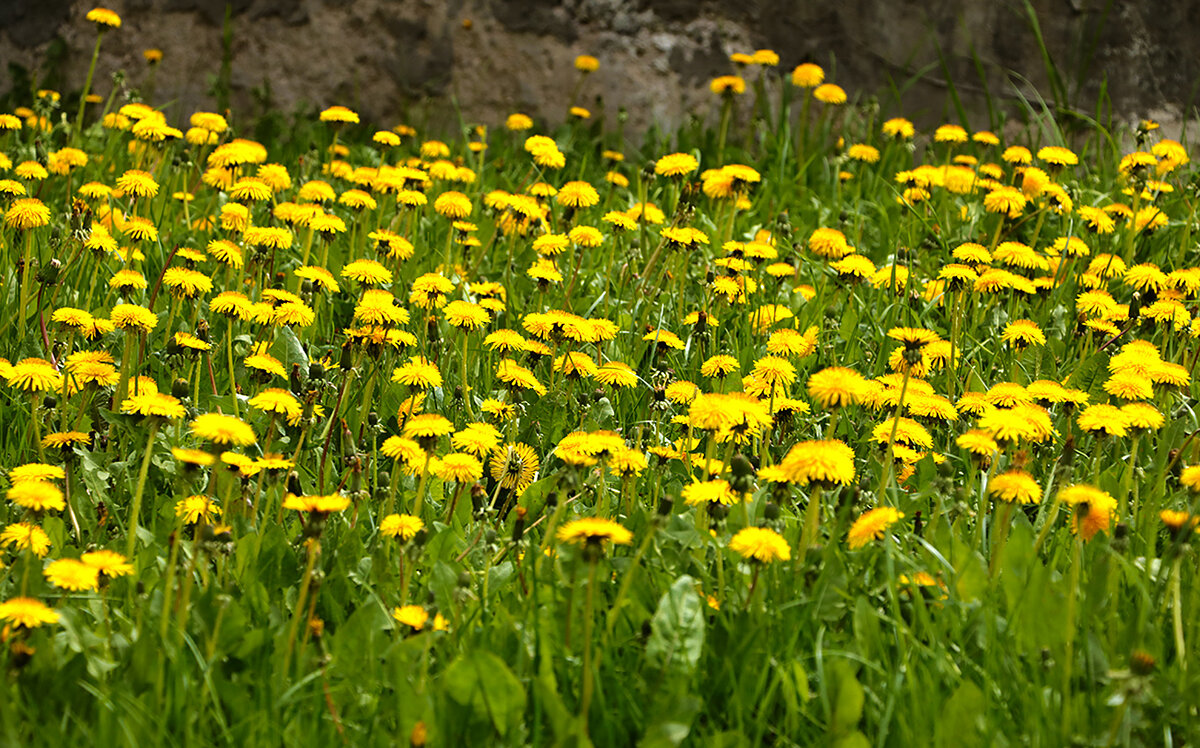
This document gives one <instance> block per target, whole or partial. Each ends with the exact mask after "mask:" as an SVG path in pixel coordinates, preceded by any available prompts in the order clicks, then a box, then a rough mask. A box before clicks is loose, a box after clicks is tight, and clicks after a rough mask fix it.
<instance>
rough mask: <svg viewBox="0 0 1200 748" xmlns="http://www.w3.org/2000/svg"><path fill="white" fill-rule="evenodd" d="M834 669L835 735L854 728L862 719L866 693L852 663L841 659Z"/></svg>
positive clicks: (832, 728) (833, 723)
mask: <svg viewBox="0 0 1200 748" xmlns="http://www.w3.org/2000/svg"><path fill="white" fill-rule="evenodd" d="M832 669H833V687H834V699H833V722H832V725H831V730H832V732H833V734H834V735H839V734H841V733H844V732H846V731H847V730H850V729H852V728H853V727H854V726H855V725H857V724H858V722H859V720H861V719H862V713H863V703H864V702H865V701H866V694H865V692H864V691H863V687H862V684H860V683H859V682H858V678H857V677H856V676H855V674H854V668H853V667H852V666H851V665H850V663H848V662H842V661H840V660H839V661H837V662H835V663H834V664H833V666H832ZM846 737H847V738H849V737H851V736H849V735H847V736H846Z"/></svg>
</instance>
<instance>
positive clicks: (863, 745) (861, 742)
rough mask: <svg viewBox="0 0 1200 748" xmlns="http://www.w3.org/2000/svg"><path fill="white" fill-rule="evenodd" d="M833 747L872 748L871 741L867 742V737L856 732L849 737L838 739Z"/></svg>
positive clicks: (844, 736)
mask: <svg viewBox="0 0 1200 748" xmlns="http://www.w3.org/2000/svg"><path fill="white" fill-rule="evenodd" d="M833 746H834V748H871V741H869V740H867V736H866V735H863V734H862V733H861V732H859V731H858V730H855V731H854V732H852V733H850V734H849V735H843V736H842V737H840V738H838V739H837V741H835V742H834V744H833Z"/></svg>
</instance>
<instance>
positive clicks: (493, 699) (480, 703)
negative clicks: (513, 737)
mask: <svg viewBox="0 0 1200 748" xmlns="http://www.w3.org/2000/svg"><path fill="white" fill-rule="evenodd" d="M442 684H443V685H444V686H445V689H446V693H447V694H448V695H449V696H450V698H451V699H453V700H454V701H455V702H457V703H458V704H460V705H462V706H469V707H470V708H471V710H472V711H473V712H474V713H475V714H476V716H478V717H480V718H482V719H485V720H488V721H490V722H491V723H492V726H493V727H495V728H496V732H498V733H500V735H501V736H504V735H507V734H508V732H509V730H511V729H513V728H514V727H515V726H516V725H517V723H518V722H520V721H521V717H522V715H523V714H524V712H525V688H524V687H523V686H522V685H521V681H519V680H517V676H515V675H513V673H512V671H511V670H509V669H508V665H506V664H504V660H501V659H500V658H499V657H497V656H496V655H494V654H492V653H491V652H488V651H485V650H479V649H477V650H475V651H474V652H471V653H470V654H465V655H463V656H462V657H459V658H458V659H457V660H455V661H454V662H453V663H452V664H451V665H450V667H448V668H447V669H446V673H445V675H444V676H443V677H442Z"/></svg>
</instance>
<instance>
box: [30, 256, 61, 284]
mask: <svg viewBox="0 0 1200 748" xmlns="http://www.w3.org/2000/svg"><path fill="white" fill-rule="evenodd" d="M60 270H62V262H61V261H59V260H57V259H52V260H50V262H47V263H46V264H45V265H43V266H42V269H41V270H39V271H38V274H37V275H36V276H35V278H36V279H37V281H38V283H41V284H42V285H44V286H53V285H54V284H55V283H57V282H58V271H60Z"/></svg>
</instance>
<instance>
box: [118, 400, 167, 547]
mask: <svg viewBox="0 0 1200 748" xmlns="http://www.w3.org/2000/svg"><path fill="white" fill-rule="evenodd" d="M160 425H161V423H160V421H159V419H158V418H153V419H152V420H151V421H150V433H149V434H148V435H147V437H146V451H145V452H143V453H142V467H141V470H140V471H138V482H137V490H136V492H135V493H134V494H133V504H132V505H131V506H130V509H129V523H128V533H129V537H128V538H127V539H126V541H125V557H126V558H128V559H133V552H134V550H135V549H136V548H137V531H138V515H139V514H140V513H141V511H142V496H143V495H144V494H145V492H146V478H147V477H148V476H149V474H150V455H151V454H153V452H154V438H155V436H157V435H158V429H159V426H160Z"/></svg>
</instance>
